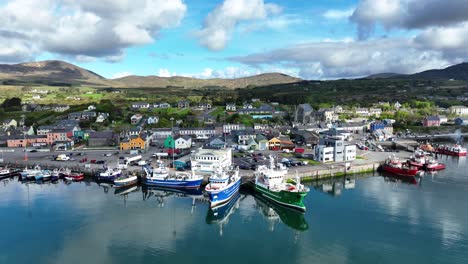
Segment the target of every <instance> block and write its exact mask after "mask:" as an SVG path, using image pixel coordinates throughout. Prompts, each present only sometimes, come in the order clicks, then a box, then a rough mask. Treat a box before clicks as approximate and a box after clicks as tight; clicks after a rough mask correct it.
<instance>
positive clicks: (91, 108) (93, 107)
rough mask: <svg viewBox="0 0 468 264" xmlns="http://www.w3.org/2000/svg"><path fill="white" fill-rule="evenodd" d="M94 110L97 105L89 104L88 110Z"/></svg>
mask: <svg viewBox="0 0 468 264" xmlns="http://www.w3.org/2000/svg"><path fill="white" fill-rule="evenodd" d="M94 110H96V106H94V105H90V106H88V111H94Z"/></svg>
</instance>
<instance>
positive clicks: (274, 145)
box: [268, 137, 281, 150]
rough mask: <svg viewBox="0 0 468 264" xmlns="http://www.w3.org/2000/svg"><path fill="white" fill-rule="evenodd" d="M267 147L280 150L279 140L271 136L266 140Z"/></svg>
mask: <svg viewBox="0 0 468 264" xmlns="http://www.w3.org/2000/svg"><path fill="white" fill-rule="evenodd" d="M268 148H269V149H270V150H280V148H281V140H279V139H277V138H275V137H274V138H272V139H270V140H269V141H268Z"/></svg>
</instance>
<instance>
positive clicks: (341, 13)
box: [322, 8, 354, 19]
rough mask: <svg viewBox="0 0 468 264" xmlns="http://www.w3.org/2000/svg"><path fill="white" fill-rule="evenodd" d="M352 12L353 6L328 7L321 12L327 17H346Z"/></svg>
mask: <svg viewBox="0 0 468 264" xmlns="http://www.w3.org/2000/svg"><path fill="white" fill-rule="evenodd" d="M353 12H354V9H353V8H350V9H344V10H338V9H330V10H327V11H326V12H325V13H323V15H322V16H323V17H324V18H327V19H347V18H349V17H350V16H351V15H352V14H353Z"/></svg>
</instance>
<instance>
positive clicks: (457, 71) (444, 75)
mask: <svg viewBox="0 0 468 264" xmlns="http://www.w3.org/2000/svg"><path fill="white" fill-rule="evenodd" d="M364 79H413V80H450V79H454V80H465V81H467V80H468V63H467V62H463V63H460V64H456V65H452V66H450V67H447V68H445V69H433V70H427V71H423V72H418V73H413V74H397V73H379V74H373V75H369V76H367V77H365V78H364Z"/></svg>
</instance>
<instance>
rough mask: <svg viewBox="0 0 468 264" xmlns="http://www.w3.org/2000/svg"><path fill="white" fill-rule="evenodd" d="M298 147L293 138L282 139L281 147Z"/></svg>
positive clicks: (290, 148)
mask: <svg viewBox="0 0 468 264" xmlns="http://www.w3.org/2000/svg"><path fill="white" fill-rule="evenodd" d="M295 147H296V144H294V143H293V142H292V141H291V140H288V139H282V140H281V142H280V149H281V150H284V149H289V150H293V149H294V148H295Z"/></svg>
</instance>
